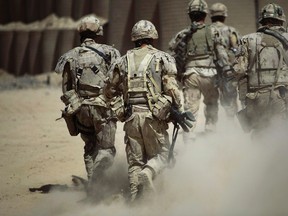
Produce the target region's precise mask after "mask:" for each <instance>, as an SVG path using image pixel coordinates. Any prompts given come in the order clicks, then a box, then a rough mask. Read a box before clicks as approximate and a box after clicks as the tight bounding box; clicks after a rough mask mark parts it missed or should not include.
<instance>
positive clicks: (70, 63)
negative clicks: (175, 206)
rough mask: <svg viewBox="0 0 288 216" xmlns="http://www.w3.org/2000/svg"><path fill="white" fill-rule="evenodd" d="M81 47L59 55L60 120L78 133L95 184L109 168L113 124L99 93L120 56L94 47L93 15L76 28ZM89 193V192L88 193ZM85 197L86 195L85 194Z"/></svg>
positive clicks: (97, 33) (96, 30) (100, 31)
mask: <svg viewBox="0 0 288 216" xmlns="http://www.w3.org/2000/svg"><path fill="white" fill-rule="evenodd" d="M78 32H79V35H80V42H81V46H78V47H75V48H73V49H72V50H70V51H68V52H67V53H65V54H64V55H62V56H61V57H60V59H59V61H58V63H57V65H56V68H55V71H56V72H57V73H62V77H63V80H62V91H63V96H62V97H61V99H62V101H63V102H64V103H65V105H66V108H65V110H64V111H63V115H62V116H63V117H64V119H65V121H66V123H67V127H68V130H69V132H70V134H71V135H72V136H76V135H78V134H79V133H80V134H81V138H82V140H83V141H84V143H85V146H84V162H85V166H86V171H87V177H88V184H89V185H90V186H91V187H90V189H92V185H93V184H94V183H96V182H97V181H98V180H99V179H100V178H101V177H102V174H103V172H104V171H105V170H106V169H107V168H108V167H110V166H111V165H112V163H113V161H114V156H115V153H116V149H115V146H114V142H115V133H116V121H115V117H114V118H113V116H112V111H111V109H110V108H108V105H107V103H106V101H105V98H104V97H103V94H102V88H103V86H104V80H105V79H106V77H107V72H108V69H109V68H110V66H111V64H112V63H113V62H115V60H116V59H117V58H118V57H120V53H119V51H118V50H116V49H115V48H113V47H111V46H108V45H105V44H98V43H97V42H96V41H97V38H98V37H99V36H101V35H103V28H102V26H101V25H100V21H99V20H98V19H97V18H96V17H94V16H87V17H85V18H83V19H82V20H81V22H80V25H79V27H78ZM88 193H89V192H88ZM88 195H89V194H88Z"/></svg>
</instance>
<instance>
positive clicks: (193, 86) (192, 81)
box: [183, 74, 201, 144]
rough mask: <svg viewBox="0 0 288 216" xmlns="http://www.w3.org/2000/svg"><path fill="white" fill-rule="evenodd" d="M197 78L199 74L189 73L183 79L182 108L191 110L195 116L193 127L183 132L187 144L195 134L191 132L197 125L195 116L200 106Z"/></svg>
mask: <svg viewBox="0 0 288 216" xmlns="http://www.w3.org/2000/svg"><path fill="white" fill-rule="evenodd" d="M198 78H199V75H197V74H191V75H190V76H189V77H187V78H186V79H185V80H184V86H185V87H184V89H183V99H184V110H185V111H190V112H192V113H193V115H194V117H195V118H196V122H194V123H193V128H192V129H191V130H190V133H183V140H184V142H185V143H187V144H189V143H190V142H191V141H192V140H193V139H194V136H195V134H194V133H193V131H194V129H195V128H196V125H197V116H198V112H199V108H200V102H201V91H200V87H199V84H200V83H199V79H198Z"/></svg>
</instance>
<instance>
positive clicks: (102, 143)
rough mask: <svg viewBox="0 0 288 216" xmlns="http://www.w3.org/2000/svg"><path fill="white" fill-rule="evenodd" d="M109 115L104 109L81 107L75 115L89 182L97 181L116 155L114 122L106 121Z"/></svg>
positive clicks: (108, 111) (90, 106) (89, 106)
mask: <svg viewBox="0 0 288 216" xmlns="http://www.w3.org/2000/svg"><path fill="white" fill-rule="evenodd" d="M110 115H111V112H110V110H108V109H107V108H105V107H100V106H92V105H82V106H81V109H80V111H79V112H78V113H77V114H76V118H77V124H76V125H77V127H78V128H79V131H80V133H81V138H82V140H83V141H84V143H85V146H84V163H85V167H86V171H87V177H88V180H89V181H97V179H99V178H101V175H102V173H103V171H104V170H105V169H107V168H109V167H110V166H111V165H112V164H113V161H114V156H115V153H116V150H115V147H114V144H115V134H116V122H115V121H106V120H105V119H107V118H108V117H109V116H110Z"/></svg>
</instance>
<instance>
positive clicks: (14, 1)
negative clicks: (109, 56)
mask: <svg viewBox="0 0 288 216" xmlns="http://www.w3.org/2000/svg"><path fill="white" fill-rule="evenodd" d="M188 2H189V0H121V1H119V0H85V1H83V0H42V1H39V0H9V1H7V0H0V47H1V49H0V68H1V69H4V70H6V71H8V72H9V73H11V74H14V75H17V76H21V75H24V74H32V75H33V74H40V73H44V72H49V71H53V69H54V67H55V64H56V61H57V59H58V58H59V57H60V55H61V54H63V53H64V52H66V51H68V50H69V49H71V48H72V47H74V46H77V45H79V36H78V34H77V32H76V31H75V29H76V24H77V22H78V21H79V19H80V18H81V17H83V16H84V15H87V14H91V13H94V14H96V15H97V16H99V17H100V18H101V20H102V23H103V24H105V25H104V37H103V38H102V39H101V41H100V42H103V43H107V44H111V45H114V46H115V47H116V48H117V49H119V51H120V52H121V54H125V52H126V50H127V49H130V48H132V47H133V44H132V43H131V41H130V32H131V29H132V26H133V25H134V24H135V22H137V21H139V20H141V19H148V20H151V21H152V22H153V23H154V24H155V26H156V28H157V30H158V33H159V40H157V41H156V42H155V44H154V45H155V47H157V48H159V49H162V50H166V49H167V48H168V43H169V41H170V39H171V38H172V37H173V36H174V35H175V34H176V33H177V32H178V31H179V30H181V29H183V28H185V27H186V26H187V25H189V19H188V16H187V4H188ZM215 2H219V1H217V0H207V3H208V5H212V4H213V3H215ZM221 2H222V3H224V4H226V5H227V7H228V18H227V20H226V23H227V24H229V25H232V26H234V27H236V28H237V29H238V30H239V31H240V33H241V34H242V35H245V34H247V33H250V32H254V31H255V30H256V29H257V19H258V11H259V10H260V9H261V8H262V7H263V6H264V5H265V4H267V3H269V2H270V1H269V0H241V1H236V0H222V1H221ZM273 2H275V3H278V4H280V5H281V6H282V7H283V8H284V11H285V12H286V15H287V14H288V1H287V0H275V1H273ZM206 21H207V22H208V23H209V22H210V18H209V16H208V17H207V20H206Z"/></svg>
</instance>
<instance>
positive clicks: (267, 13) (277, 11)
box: [259, 3, 286, 23]
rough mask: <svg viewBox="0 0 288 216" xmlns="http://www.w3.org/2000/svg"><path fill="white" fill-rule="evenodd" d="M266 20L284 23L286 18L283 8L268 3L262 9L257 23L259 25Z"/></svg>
mask: <svg viewBox="0 0 288 216" xmlns="http://www.w3.org/2000/svg"><path fill="white" fill-rule="evenodd" d="M266 18H273V19H277V20H280V21H283V22H286V17H285V14H284V10H283V8H282V7H280V6H279V5H277V4H275V3H269V4H267V5H265V6H264V7H263V8H262V10H261V13H260V17H259V23H261V22H262V21H263V19H266Z"/></svg>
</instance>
